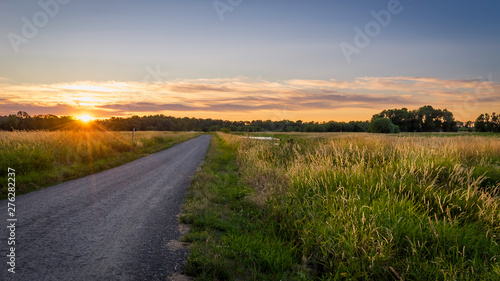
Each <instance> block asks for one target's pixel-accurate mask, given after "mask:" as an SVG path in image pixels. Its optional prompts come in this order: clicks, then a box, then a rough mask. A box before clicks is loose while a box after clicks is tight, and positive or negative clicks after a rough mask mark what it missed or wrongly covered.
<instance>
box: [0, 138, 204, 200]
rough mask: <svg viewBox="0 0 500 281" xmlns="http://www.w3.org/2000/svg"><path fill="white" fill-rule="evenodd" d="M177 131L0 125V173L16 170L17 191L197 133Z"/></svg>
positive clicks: (107, 164)
mask: <svg viewBox="0 0 500 281" xmlns="http://www.w3.org/2000/svg"><path fill="white" fill-rule="evenodd" d="M198 135H199V134H196V133H181V132H142V131H140V132H135V135H134V152H131V150H132V132H107V131H92V130H74V131H72V130H66V131H29V132H28V131H14V132H6V131H0V167H2V170H1V171H0V178H1V179H2V183H1V186H2V194H0V195H1V197H5V196H6V195H5V194H6V190H7V181H6V179H5V177H6V176H7V168H8V167H10V168H13V169H15V170H16V183H17V192H18V193H24V192H27V191H31V190H33V189H37V188H39V187H42V186H46V185H50V184H54V183H58V182H62V181H65V180H69V179H74V178H78V177H81V176H85V175H88V174H91V173H94V172H98V171H102V170H104V169H108V168H111V167H114V166H117V165H119V164H123V163H125V162H127V161H130V160H133V159H135V158H138V157H140V156H143V155H146V154H148V153H153V152H156V151H159V150H161V149H164V148H167V147H169V146H171V145H173V144H176V143H179V142H182V141H185V140H188V139H190V138H192V137H195V136H198Z"/></svg>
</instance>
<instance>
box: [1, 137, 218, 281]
mask: <svg viewBox="0 0 500 281" xmlns="http://www.w3.org/2000/svg"><path fill="white" fill-rule="evenodd" d="M210 138H211V137H210V136H207V135H202V136H200V137H198V138H195V139H192V140H189V141H186V142H184V143H181V144H177V145H175V146H173V147H171V148H169V149H167V150H164V151H161V152H158V153H156V154H152V155H149V156H146V157H143V158H140V159H138V160H135V161H133V162H130V163H128V164H125V165H123V166H120V167H116V168H114V169H110V170H107V171H104V172H101V173H98V174H94V175H91V176H87V177H84V178H81V179H78V180H73V181H69V182H66V183H63V184H59V185H56V186H52V187H49V188H46V189H43V190H40V191H36V192H32V193H29V194H26V195H22V196H18V197H17V198H16V201H15V205H16V217H17V219H18V221H17V222H16V229H15V239H16V240H15V241H16V245H15V250H16V251H15V255H16V261H15V272H16V273H14V274H13V273H10V272H8V271H7V270H8V268H9V265H8V264H7V262H8V259H9V258H8V257H7V255H9V249H10V247H11V246H8V245H7V241H8V237H9V235H10V231H9V229H7V227H6V226H7V225H8V223H7V216H6V214H7V203H8V202H7V201H6V200H4V201H0V209H1V210H2V211H1V212H2V213H4V215H2V216H1V217H2V218H5V219H3V220H2V221H3V222H0V225H1V226H2V227H1V228H0V235H1V236H0V237H1V238H2V239H1V241H0V252H1V256H2V257H1V258H0V259H1V260H0V261H2V262H0V270H1V271H0V272H1V274H0V280H29V281H38V280H167V276H168V275H169V274H171V273H174V272H179V270H180V266H181V265H182V264H183V261H184V260H185V257H186V250H171V249H169V247H167V244H168V243H169V241H171V240H174V239H178V238H179V237H180V233H179V231H178V222H177V215H178V214H179V213H180V210H181V205H182V202H183V199H184V196H185V194H186V191H187V188H188V186H189V183H190V181H191V179H192V177H193V175H194V173H195V171H196V168H197V167H198V165H199V164H200V163H201V161H202V160H203V159H204V157H205V154H206V152H207V149H208V147H209V143H210Z"/></svg>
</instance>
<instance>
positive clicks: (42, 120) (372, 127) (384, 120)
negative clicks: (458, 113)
mask: <svg viewBox="0 0 500 281" xmlns="http://www.w3.org/2000/svg"><path fill="white" fill-rule="evenodd" d="M473 125H474V126H473ZM89 128H92V129H96V130H109V131H128V130H132V129H133V128H135V129H136V130H142V131H204V132H213V131H221V130H224V131H234V132H262V131H273V132H380V133H397V132H456V131H458V130H459V129H461V130H471V131H472V130H476V131H479V132H499V131H500V116H499V115H496V114H495V113H492V114H491V115H489V114H487V113H486V114H481V115H480V116H479V117H478V118H477V119H476V121H475V122H472V121H468V122H466V123H462V122H459V121H456V120H455V118H454V117H453V113H451V112H450V111H448V110H446V109H443V110H442V109H435V108H433V107H432V106H429V105H426V106H423V107H421V108H419V109H416V110H408V109H407V108H401V109H386V110H383V111H382V112H380V113H378V114H375V115H373V117H372V119H371V121H350V122H336V121H329V122H303V121H301V120H297V121H290V120H280V121H272V120H253V121H228V120H221V119H210V118H207V119H203V118H188V117H184V118H180V117H173V116H165V115H163V114H157V115H148V116H142V117H140V116H136V115H135V116H132V117H127V118H123V117H111V118H109V119H100V120H94V121H92V122H91V123H90V124H87V125H85V124H83V123H82V122H80V121H79V120H77V119H76V118H75V117H72V116H56V115H52V114H47V115H36V116H30V115H29V114H28V113H26V112H24V111H19V112H18V113H17V114H12V115H8V116H0V130H75V129H89Z"/></svg>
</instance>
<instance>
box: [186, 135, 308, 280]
mask: <svg viewBox="0 0 500 281" xmlns="http://www.w3.org/2000/svg"><path fill="white" fill-rule="evenodd" d="M253 193H255V192H254V191H252V190H251V189H249V188H248V187H247V186H246V185H245V183H244V182H242V180H241V178H240V172H239V169H238V166H237V163H236V150H235V148H233V147H229V146H228V145H227V144H225V143H224V141H222V139H221V138H220V137H219V136H218V135H215V136H214V138H212V143H211V146H210V149H209V151H208V153H207V157H206V160H205V162H204V164H203V165H202V167H201V169H200V170H199V171H198V172H197V173H196V175H195V177H194V179H193V181H192V183H191V186H190V189H189V193H188V196H187V199H186V204H185V205H184V207H183V213H182V215H181V222H183V223H188V224H191V230H190V232H189V233H188V234H186V235H185V236H184V237H183V238H182V239H183V241H185V242H190V243H191V245H190V255H189V257H188V261H187V266H186V268H185V272H186V273H187V274H188V275H192V276H195V277H196V280H280V279H283V280H289V279H290V277H291V275H292V274H293V272H294V271H293V267H294V266H295V265H296V261H297V258H298V256H297V254H298V252H297V250H296V249H294V245H293V243H291V241H288V240H286V239H283V237H281V236H280V235H279V234H278V233H277V231H278V232H279V228H280V226H279V225H277V224H275V223H274V222H273V221H272V220H270V219H269V218H267V217H266V215H265V212H264V210H263V209H262V208H261V207H260V206H259V204H257V203H256V202H254V201H253V200H252V199H251V198H252V194H253ZM284 238H286V237H284Z"/></svg>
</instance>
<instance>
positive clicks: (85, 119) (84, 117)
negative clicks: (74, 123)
mask: <svg viewBox="0 0 500 281" xmlns="http://www.w3.org/2000/svg"><path fill="white" fill-rule="evenodd" d="M78 120H80V121H82V122H83V123H88V122H90V121H92V120H94V118H93V117H92V116H89V115H82V116H80V117H78Z"/></svg>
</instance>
